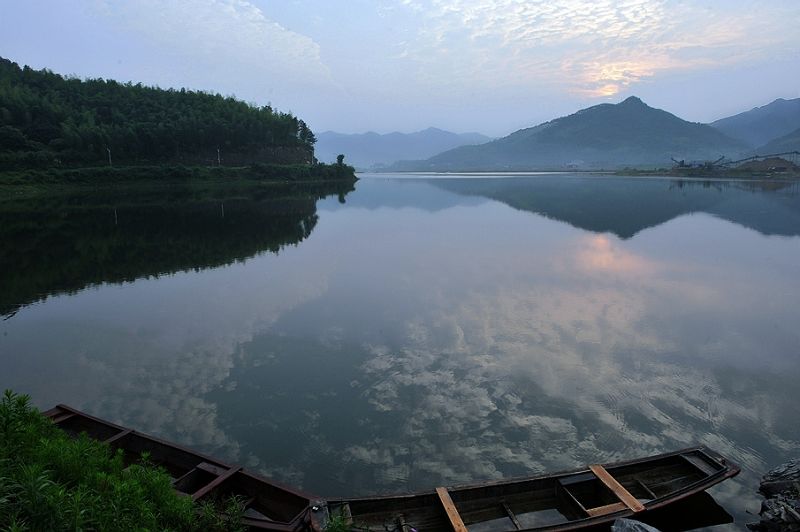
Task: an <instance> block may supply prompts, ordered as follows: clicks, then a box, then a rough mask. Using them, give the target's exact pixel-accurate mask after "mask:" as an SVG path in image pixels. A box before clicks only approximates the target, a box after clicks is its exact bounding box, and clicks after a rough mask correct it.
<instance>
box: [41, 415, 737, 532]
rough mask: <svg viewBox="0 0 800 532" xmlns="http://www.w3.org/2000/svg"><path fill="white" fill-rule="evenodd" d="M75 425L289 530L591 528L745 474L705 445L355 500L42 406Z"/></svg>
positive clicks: (194, 489)
mask: <svg viewBox="0 0 800 532" xmlns="http://www.w3.org/2000/svg"><path fill="white" fill-rule="evenodd" d="M45 415H46V416H48V417H49V418H50V419H51V420H52V421H53V423H55V424H56V425H57V426H58V427H60V428H61V429H63V430H64V431H66V432H67V433H68V434H71V435H75V436H77V435H78V434H80V433H86V434H87V435H88V436H89V437H91V438H93V439H96V440H100V441H104V442H107V443H108V444H109V445H111V446H112V447H113V448H116V449H122V451H123V453H124V456H125V460H126V462H127V463H133V462H136V461H138V460H140V459H141V456H142V454H143V453H147V454H148V455H149V460H150V462H152V463H154V464H156V465H159V466H162V467H163V468H164V469H165V470H166V471H167V472H168V473H169V474H170V475H172V477H173V486H174V487H175V489H176V490H177V491H178V492H180V493H183V494H186V495H187V496H190V497H192V498H193V499H194V500H202V499H205V498H210V497H226V496H231V495H238V496H239V497H241V498H242V499H243V500H244V501H245V508H246V510H245V515H244V518H243V522H244V524H246V525H247V526H248V527H250V528H251V529H260V530H276V531H283V532H290V531H291V532H293V531H303V530H323V529H324V528H325V526H326V524H327V522H328V521H329V520H330V519H331V518H332V517H334V516H343V517H344V518H345V519H346V520H347V521H348V522H350V523H351V524H352V525H353V526H354V527H355V528H356V529H357V530H376V531H381V532H386V531H397V532H410V531H412V530H418V531H423V530H425V531H427V530H434V531H435V530H442V531H445V530H447V531H452V530H455V531H457V532H463V531H466V530H470V531H471V532H482V531H494V530H509V531H517V530H547V531H567V530H588V529H593V528H602V527H607V526H608V525H609V524H610V523H612V522H613V521H614V520H615V519H617V518H620V517H632V518H634V519H637V520H641V521H645V522H647V520H648V516H652V515H656V514H658V513H659V512H661V513H663V511H666V509H667V508H668V507H669V508H672V507H673V506H674V505H676V503H680V501H682V500H686V499H688V498H690V497H693V496H695V495H697V494H700V493H702V492H703V491H705V490H707V489H708V488H710V487H711V486H713V485H715V484H717V483H719V482H722V481H723V480H725V479H728V478H731V477H733V476H735V475H737V474H738V473H739V468H738V467H737V466H736V465H735V464H732V463H730V462H729V461H727V460H726V459H725V458H724V457H722V456H720V455H719V454H717V453H716V452H714V451H712V450H710V449H708V448H705V447H692V448H689V449H683V450H681V451H676V452H671V453H666V454H662V455H658V456H652V457H647V458H641V459H637V460H629V461H625V462H619V463H614V464H594V465H591V466H589V467H588V468H582V469H576V470H572V471H565V472H561V473H554V474H548V475H541V476H535V477H527V478H518V479H510V480H501V481H492V482H485V483H481V484H477V485H468V486H457V487H449V488H445V487H439V488H436V489H435V490H432V491H426V492H422V493H415V494H408V495H393V496H379V497H367V498H351V499H329V500H328V501H327V502H325V501H323V500H322V499H320V498H318V497H314V496H312V495H310V494H307V493H304V492H301V491H299V490H296V489H294V488H290V487H287V486H283V485H281V484H279V483H276V482H273V481H271V480H267V479H265V478H263V477H260V476H258V475H255V474H253V473H250V472H248V471H246V470H244V469H243V468H241V467H239V466H232V465H229V464H226V463H224V462H221V461H219V460H216V459H214V458H211V457H208V456H205V455H202V454H200V453H196V452H194V451H191V450H189V449H187V448H184V447H181V446H178V445H175V444H173V443H169V442H166V441H163V440H160V439H158V438H154V437H152V436H148V435H145V434H141V433H139V432H136V431H135V430H132V429H129V428H125V427H122V426H120V425H116V424H114V423H110V422H108V421H105V420H102V419H99V418H96V417H94V416H91V415H89V414H86V413H83V412H80V411H78V410H75V409H74V408H71V407H69V406H66V405H58V406H56V407H55V408H53V409H51V410H49V411H47V412H45Z"/></svg>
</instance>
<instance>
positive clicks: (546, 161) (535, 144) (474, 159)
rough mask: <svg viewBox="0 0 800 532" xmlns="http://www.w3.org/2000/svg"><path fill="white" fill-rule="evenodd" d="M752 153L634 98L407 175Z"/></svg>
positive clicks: (416, 165)
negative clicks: (425, 172) (423, 171)
mask: <svg viewBox="0 0 800 532" xmlns="http://www.w3.org/2000/svg"><path fill="white" fill-rule="evenodd" d="M746 149H747V146H745V145H744V144H743V143H742V142H740V141H737V140H734V139H731V138H729V137H727V136H726V135H724V134H722V133H721V132H719V131H717V130H716V129H714V128H712V127H711V126H708V125H705V124H698V123H693V122H687V121H685V120H681V119H680V118H678V117H676V116H675V115H672V114H670V113H668V112H666V111H662V110H660V109H654V108H652V107H649V106H648V105H646V104H645V103H644V102H642V101H641V100H640V99H639V98H636V97H630V98H628V99H626V100H625V101H623V102H621V103H619V104H600V105H596V106H594V107H589V108H587V109H583V110H581V111H578V112H577V113H574V114H572V115H569V116H565V117H561V118H557V119H555V120H551V121H550V122H546V123H544V124H540V125H538V126H536V127H532V128H528V129H522V130H519V131H517V132H515V133H512V134H511V135H509V136H507V137H504V138H501V139H498V140H495V141H493V142H489V143H487V144H483V145H480V146H466V147H461V148H456V149H454V150H450V151H447V152H444V153H441V154H439V155H436V156H434V157H431V158H429V159H427V160H426V161H416V162H406V163H403V164H401V165H397V166H396V169H403V170H412V169H413V170H433V171H468V170H473V171H477V170H487V171H496V170H536V169H556V168H564V167H568V166H569V167H578V168H592V169H598V168H620V167H624V166H654V165H656V166H667V165H669V164H671V161H670V158H671V157H675V158H676V159H686V160H693V159H716V158H718V157H720V156H721V155H726V156H729V157H735V156H738V155H739V154H741V153H743V152H744V151H745V150H746Z"/></svg>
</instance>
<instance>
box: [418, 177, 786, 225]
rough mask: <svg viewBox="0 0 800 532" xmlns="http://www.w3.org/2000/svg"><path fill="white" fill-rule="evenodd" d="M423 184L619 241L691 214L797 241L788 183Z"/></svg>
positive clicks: (541, 180) (542, 180)
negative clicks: (700, 213)
mask: <svg viewBox="0 0 800 532" xmlns="http://www.w3.org/2000/svg"><path fill="white" fill-rule="evenodd" d="M431 182H432V183H435V185H436V186H437V187H440V188H443V189H445V190H450V191H452V192H455V193H458V194H466V195H472V196H482V197H486V198H491V199H495V200H498V201H502V202H503V203H506V204H507V205H510V206H511V207H514V208H515V209H520V210H524V211H530V212H535V213H537V214H541V215H543V216H547V217H549V218H554V219H556V220H562V221H565V222H567V223H569V224H571V225H573V226H575V227H579V228H581V229H586V230H588V231H594V232H599V233H604V232H609V233H613V234H615V235H617V236H618V237H620V238H625V239H627V238H631V237H633V236H634V235H636V234H637V233H639V232H640V231H642V230H644V229H647V228H648V227H655V226H658V225H661V224H663V223H666V222H668V221H669V220H672V219H674V218H677V217H679V216H682V215H685V214H690V213H693V212H705V213H708V214H711V215H714V216H718V217H720V218H722V219H725V220H730V221H732V222H734V223H737V224H740V225H743V226H745V227H749V228H751V229H755V230H756V231H758V232H760V233H762V234H767V235H770V234H777V235H793V236H795V235H798V234H800V207H798V201H797V197H798V195H800V187H799V186H798V183H797V182H796V181H783V182H768V183H752V182H736V181H694V180H683V181H669V180H665V179H652V178H640V179H631V178H615V177H608V176H595V177H585V176H557V177H553V176H544V177H535V178H531V177H523V178H508V179H439V180H436V181H431Z"/></svg>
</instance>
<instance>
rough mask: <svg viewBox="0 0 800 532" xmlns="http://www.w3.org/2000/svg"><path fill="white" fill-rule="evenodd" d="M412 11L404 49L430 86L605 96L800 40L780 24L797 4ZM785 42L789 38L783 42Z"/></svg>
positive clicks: (455, 5)
mask: <svg viewBox="0 0 800 532" xmlns="http://www.w3.org/2000/svg"><path fill="white" fill-rule="evenodd" d="M400 5H401V7H402V8H405V9H407V10H410V12H411V13H413V14H415V15H416V16H417V17H418V21H419V29H418V32H417V35H416V39H411V40H409V41H408V42H407V43H406V44H405V49H404V51H403V53H402V55H403V57H404V58H406V59H411V60H413V61H414V62H415V63H416V64H417V67H418V77H419V78H420V79H422V80H424V81H426V82H427V83H430V84H442V83H445V84H446V83H447V79H451V80H453V81H454V83H460V84H464V83H483V84H488V85H489V86H492V87H499V86H504V85H512V86H525V85H527V86H528V88H530V87H534V86H536V87H547V86H556V87H559V88H563V87H564V86H567V87H569V88H570V90H571V91H572V92H574V93H577V94H581V95H584V96H590V97H610V96H613V95H614V94H617V93H618V92H620V91H622V90H624V89H626V88H628V87H630V86H632V85H635V84H637V83H640V82H642V81H643V80H646V79H648V78H652V77H654V76H657V75H659V74H661V73H665V72H681V71H688V70H695V69H699V68H708V67H710V66H720V65H726V64H736V63H743V62H748V61H753V60H756V59H764V58H768V57H770V56H771V55H772V54H774V53H776V51H778V50H785V49H786V48H787V47H792V46H793V47H794V48H795V49H796V47H797V44H798V38H797V37H787V36H788V35H793V33H792V32H791V30H790V29H789V28H788V27H787V22H786V20H787V17H788V19H791V18H792V17H794V18H796V16H797V15H798V14H800V8H798V7H797V6H791V5H787V6H786V7H781V6H771V8H770V10H768V11H767V10H761V11H760V12H759V15H758V16H757V17H756V16H753V15H752V14H751V13H750V11H749V10H750V6H747V5H740V4H739V3H731V4H730V5H726V6H725V8H724V9H722V8H719V9H713V8H711V7H707V6H704V5H698V4H692V3H685V2H674V1H670V0H627V1H621V2H620V1H611V0H601V1H587V0H553V1H548V2H540V1H531V2H518V1H515V0H430V1H422V0H404V1H402V2H401V4H400ZM787 41H792V44H789V43H788V42H787Z"/></svg>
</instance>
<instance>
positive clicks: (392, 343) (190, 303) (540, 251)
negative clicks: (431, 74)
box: [2, 185, 800, 512]
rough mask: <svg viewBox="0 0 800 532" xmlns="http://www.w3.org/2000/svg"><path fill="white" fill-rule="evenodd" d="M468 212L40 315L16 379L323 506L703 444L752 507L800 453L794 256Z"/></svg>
mask: <svg viewBox="0 0 800 532" xmlns="http://www.w3.org/2000/svg"><path fill="white" fill-rule="evenodd" d="M386 186H387V190H388V191H391V187H390V186H389V185H386ZM468 201H469V204H465V205H459V204H457V203H456V204H454V205H453V204H451V205H448V206H447V207H445V208H442V209H440V210H432V211H431V210H429V211H423V210H420V209H414V208H412V207H408V206H406V207H403V208H386V207H378V208H373V209H364V208H339V209H337V210H335V211H334V210H331V211H325V210H323V211H322V212H321V214H320V222H319V224H318V226H317V228H316V229H315V231H314V233H313V234H312V235H311V236H310V237H309V238H308V240H306V241H305V242H304V243H303V244H302V245H301V246H299V247H295V248H287V249H284V250H283V251H282V252H281V254H280V255H279V256H277V257H276V256H272V255H262V256H259V257H256V258H253V259H250V260H248V261H246V262H244V263H241V264H233V265H231V266H228V267H225V268H220V269H214V270H208V271H203V272H194V273H182V274H176V275H172V276H167V277H164V278H161V279H155V280H147V281H137V282H136V283H133V284H129V285H123V286H103V287H100V288H98V289H95V290H88V291H84V292H81V293H79V294H77V295H75V296H70V297H59V298H54V299H52V300H48V301H47V302H46V304H43V305H38V306H34V307H28V308H26V309H23V311H22V312H20V314H19V315H18V316H16V317H15V319H14V321H13V322H8V323H6V324H4V325H3V327H4V330H8V331H10V333H9V337H8V338H4V339H3V340H2V341H3V345H4V346H7V347H9V350H8V351H7V352H8V353H11V352H13V353H15V355H14V356H15V357H16V358H15V359H13V361H14V363H15V364H18V366H15V367H17V368H18V369H16V371H17V374H18V375H17V377H14V378H15V379H17V381H18V382H26V383H27V385H28V389H27V390H24V391H28V390H30V391H34V392H35V394H34V395H36V396H38V399H39V400H40V401H42V402H43V403H44V404H45V405H47V406H49V404H48V403H49V402H53V403H54V402H57V401H65V402H72V403H77V404H78V406H88V407H90V410H91V411H92V412H94V413H97V414H98V415H102V416H106V417H110V418H112V419H116V420H120V421H123V422H125V423H126V424H128V425H133V426H136V427H137V428H139V429H142V430H144V431H150V432H155V433H157V434H159V435H162V436H165V437H168V438H173V439H177V440H179V441H181V442H182V443H184V444H187V445H194V446H197V447H199V448H201V449H202V450H204V451H206V452H214V453H219V454H221V455H223V456H224V457H225V458H228V459H231V460H236V461H240V462H244V463H245V465H247V466H251V467H255V468H257V469H260V470H261V471H264V472H266V473H268V474H270V475H273V476H275V477H278V478H281V479H282V480H285V481H289V482H293V483H298V484H302V485H303V486H304V487H305V488H306V489H309V490H310V491H314V492H319V493H321V494H323V495H327V494H332V495H333V494H338V495H342V494H359V493H360V494H365V493H371V492H375V491H397V490H405V489H422V488H429V487H431V486H432V485H441V484H452V483H455V482H462V481H473V480H480V479H487V478H499V477H504V476H512V475H522V474H530V473H534V472H542V471H545V470H555V469H562V468H567V467H571V466H575V465H578V464H585V463H589V462H597V461H601V462H602V461H612V460H616V459H624V458H631V457H636V456H643V455H647V454H651V453H655V452H661V451H667V450H672V449H675V448H679V447H683V446H688V445H694V444H697V443H704V444H707V445H709V446H711V447H713V448H715V449H717V450H719V451H721V452H722V453H724V454H726V455H728V456H730V457H731V458H733V459H734V460H736V461H738V462H740V463H741V464H742V465H743V466H744V467H745V468H746V471H745V474H744V475H743V478H745V479H746V482H745V481H744V480H742V481H739V482H731V483H726V485H725V487H724V488H720V490H719V494H720V495H721V496H722V497H724V498H726V499H727V502H729V503H731V504H735V505H736V508H729V509H731V510H732V511H734V512H735V511H742V510H743V508H744V506H748V507H749V508H750V509H751V510H755V509H756V508H757V505H756V503H755V502H754V501H755V498H754V494H753V493H752V492H753V491H754V489H755V484H754V483H753V482H754V477H755V474H756V472H761V471H763V470H764V469H765V468H766V466H767V465H772V464H773V463H775V462H776V461H778V460H781V459H785V458H786V457H788V456H790V455H791V454H792V453H796V452H797V451H798V449H800V433H799V432H798V430H799V428H798V427H797V426H796V424H794V423H791V422H789V421H787V420H794V419H797V418H798V417H800V406H798V405H800V401H798V400H797V399H798V398H797V392H796V390H795V383H796V382H797V379H798V378H800V367H799V366H798V360H797V356H796V355H797V353H796V346H797V345H800V337H799V336H798V330H797V328H796V325H795V322H796V319H795V317H794V315H793V314H792V312H791V311H790V310H791V309H793V308H794V306H795V302H796V299H797V294H800V281H799V280H798V279H797V277H796V275H795V273H794V269H793V267H792V265H796V264H797V263H800V238H797V237H786V238H784V237H766V236H763V235H761V234H759V233H756V232H754V231H749V230H746V229H744V228H742V227H740V226H737V225H734V224H731V223H729V222H726V221H723V220H719V219H715V218H713V217H711V216H707V215H691V216H682V217H680V218H678V219H674V220H672V221H670V222H668V223H666V224H663V225H660V226H658V227H656V228H651V229H645V230H642V231H641V232H638V233H637V234H636V236H635V237H633V238H630V239H628V240H621V239H619V238H618V237H616V236H614V235H612V234H609V233H599V234H598V233H591V232H587V231H583V230H581V229H576V228H574V227H571V226H569V225H567V224H564V223H561V222H557V221H553V220H549V219H546V218H543V217H541V216H538V215H533V214H530V213H527V212H521V211H515V210H513V209H511V208H508V207H507V206H505V205H503V204H500V203H497V202H493V201H490V202H481V203H477V204H476V203H475V201H474V200H468ZM43 328H47V330H48V331H49V332H50V335H49V336H45V335H41V334H39V335H38V336H37V331H41V330H43ZM112 346H113V348H112ZM37 352H39V353H46V355H40V356H39V357H38V358H36V360H37V363H38V364H39V366H38V367H35V368H34V367H32V366H31V367H28V366H25V364H24V361H25V358H26V357H30V358H34V357H35V356H36V355H35V354H36V353H37ZM12 366H14V364H12ZM37 372H38V373H37ZM33 375H37V377H38V378H39V379H40V380H39V381H38V382H39V383H38V384H31V383H33V382H36V378H35V377H33ZM723 502H726V501H723Z"/></svg>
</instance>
